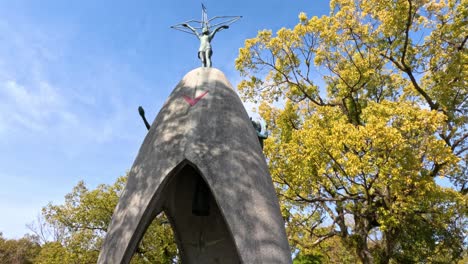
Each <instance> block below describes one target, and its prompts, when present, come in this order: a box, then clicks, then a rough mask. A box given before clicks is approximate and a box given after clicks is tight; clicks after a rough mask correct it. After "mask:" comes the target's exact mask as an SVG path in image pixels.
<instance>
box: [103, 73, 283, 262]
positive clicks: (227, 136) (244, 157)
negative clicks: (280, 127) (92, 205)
mask: <svg viewBox="0 0 468 264" xmlns="http://www.w3.org/2000/svg"><path fill="white" fill-rule="evenodd" d="M203 94H204V96H203V97H201V95H203ZM197 97H201V99H200V100H199V101H198V102H197V100H196V99H195V98H197ZM191 104H192V105H193V106H192V105H191ZM198 177H201V178H202V179H203V180H204V181H205V182H206V183H207V184H208V186H209V188H210V190H211V201H210V205H211V206H210V207H211V210H210V215H209V216H194V215H192V212H191V206H192V199H193V193H194V188H195V187H194V186H195V182H196V179H197V178H198ZM162 210H164V211H165V213H166V215H168V217H169V218H170V220H171V224H172V226H173V227H174V229H175V233H176V242H177V245H178V248H179V250H180V252H181V258H182V262H183V263H189V264H191V263H247V264H253V263H268V264H280V263H281V264H283V263H291V256H290V251H289V245H288V242H287V239H286V234H285V230H284V223H283V219H282V218H281V214H280V209H279V205H278V199H277V197H276V194H275V191H274V188H273V184H272V181H271V177H270V175H269V173H268V169H267V165H266V162H265V159H264V156H263V154H262V150H261V148H260V144H259V142H258V139H257V135H256V132H255V129H254V128H253V126H252V123H251V121H250V120H249V117H248V115H247V113H246V111H245V109H244V107H243V105H242V102H241V101H240V99H239V97H238V96H237V94H236V93H235V91H234V90H233V89H232V87H231V85H230V84H229V82H228V81H227V80H226V78H225V76H224V75H223V73H222V72H220V71H219V70H217V69H214V68H198V69H195V70H193V71H191V72H189V73H188V74H187V75H186V76H185V77H184V78H183V79H182V81H181V82H180V83H179V84H178V85H177V87H176V88H175V90H174V91H173V92H172V94H171V95H170V96H169V98H168V100H167V101H166V103H165V104H164V106H163V108H162V109H161V111H160V113H159V114H158V116H157V117H156V120H155V121H154V122H153V125H152V126H151V129H150V131H149V132H148V135H147V136H146V138H145V140H144V142H143V145H142V146H141V149H140V152H139V154H138V156H137V158H136V160H135V163H134V165H133V167H132V169H131V171H130V173H129V178H128V182H127V186H126V188H125V191H124V193H123V194H122V197H121V198H120V201H119V204H118V205H117V208H116V210H115V212H114V215H113V218H112V222H111V224H110V226H109V230H108V233H107V236H106V239H105V241H104V245H103V247H102V251H101V254H100V256H99V260H98V263H109V264H114V263H128V262H129V261H130V259H131V257H132V255H133V253H134V251H135V249H136V247H137V245H138V242H139V241H140V239H141V238H142V236H143V235H144V232H145V231H146V229H147V227H148V225H149V224H150V223H151V221H152V220H153V218H154V217H155V216H156V215H157V214H158V213H160V212H161V211H162Z"/></svg>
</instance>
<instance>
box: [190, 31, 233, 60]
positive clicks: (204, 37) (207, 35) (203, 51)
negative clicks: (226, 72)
mask: <svg viewBox="0 0 468 264" xmlns="http://www.w3.org/2000/svg"><path fill="white" fill-rule="evenodd" d="M182 26H183V27H186V28H188V29H190V30H192V31H193V33H194V34H195V35H196V36H197V37H198V39H199V40H200V48H199V49H198V58H199V59H200V60H201V62H202V65H203V67H211V55H212V54H213V51H212V49H211V40H212V39H213V38H214V36H215V34H216V32H218V31H220V30H222V29H228V28H229V26H227V25H223V26H219V27H217V28H216V29H215V30H213V32H210V29H209V27H208V26H207V25H205V26H204V27H203V30H202V33H201V34H200V33H198V32H197V30H196V29H194V28H193V27H191V26H190V25H189V24H185V23H184V24H182Z"/></svg>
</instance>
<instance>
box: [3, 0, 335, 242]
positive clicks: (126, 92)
mask: <svg viewBox="0 0 468 264" xmlns="http://www.w3.org/2000/svg"><path fill="white" fill-rule="evenodd" d="M204 3H205V5H206V6H207V8H208V14H209V16H210V17H211V16H214V15H242V16H244V17H243V19H242V20H240V21H238V22H237V23H236V24H233V25H232V26H231V28H230V29H229V30H227V31H223V32H220V33H219V34H218V35H217V36H216V39H215V40H214V41H213V50H214V55H213V66H214V67H216V68H219V69H221V70H222V71H223V72H225V74H226V75H227V76H228V78H229V79H230V80H231V82H232V83H233V84H234V85H236V84H237V83H238V81H239V80H240V77H239V75H238V73H237V72H236V71H235V69H234V59H235V58H236V56H237V53H238V49H239V48H240V47H242V45H243V43H244V40H245V39H247V38H251V37H254V36H255V35H256V33H257V31H258V30H261V29H265V28H267V29H273V31H276V30H277V29H279V28H280V27H282V26H286V27H292V26H294V25H295V24H296V23H297V21H298V19H297V15H298V14H299V12H300V11H304V12H306V13H307V14H308V15H309V16H313V15H318V16H321V15H323V14H328V12H329V11H328V1H305V0H302V1H284V0H268V1H265V0H256V1H245V0H239V1H214V0H206V1H204ZM200 13H201V9H200V2H198V1H187V0H185V1H183V0H173V1H149V0H148V1H144V0H141V1H116V0H112V1H107V0H106V1H104V0H101V1H95V0H80V1H71V0H70V1H63V0H29V1H23V0H15V1H1V2H0V183H1V184H0V215H1V217H0V232H3V234H4V236H6V237H8V238H19V237H21V236H23V234H25V233H27V232H28V230H27V228H26V227H25V225H26V224H27V223H30V222H32V221H33V220H34V219H35V217H36V216H37V215H38V214H40V210H41V208H42V207H43V206H45V205H46V204H47V203H48V202H52V203H55V204H58V203H61V202H63V197H64V196H65V194H67V193H68V192H70V191H71V189H72V187H73V186H74V185H75V184H76V183H77V182H78V181H80V180H84V181H85V182H86V183H87V185H88V186H89V187H90V188H94V187H95V186H96V185H97V184H100V183H106V184H111V183H113V182H114V181H115V179H116V178H117V177H118V176H120V175H124V174H125V173H126V171H127V170H128V169H130V167H131V165H132V163H133V160H134V158H135V156H136V154H137V151H138V149H139V147H140V144H141V142H142V141H143V138H144V136H145V134H146V128H145V127H144V126H143V123H142V121H141V120H140V117H139V115H138V112H137V107H138V106H139V105H142V106H144V107H145V110H146V113H147V116H148V117H149V119H150V121H152V120H153V118H154V117H155V115H156V114H157V112H158V111H159V109H160V108H161V105H162V103H163V102H164V101H165V99H166V98H167V96H168V95H169V93H170V92H171V91H172V89H173V88H174V86H175V85H176V84H177V82H178V81H179V80H180V79H181V78H182V77H183V75H184V74H185V73H186V72H188V71H189V70H191V69H193V68H195V67H198V66H199V65H200V62H199V61H198V59H197V55H196V53H197V49H198V43H197V39H196V38H195V37H194V36H192V35H189V34H184V33H182V32H179V31H175V30H172V29H170V28H169V26H170V25H173V24H176V23H179V22H183V21H186V20H189V19H200V15H201V14H200Z"/></svg>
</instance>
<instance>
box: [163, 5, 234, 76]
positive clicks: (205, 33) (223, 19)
mask: <svg viewBox="0 0 468 264" xmlns="http://www.w3.org/2000/svg"><path fill="white" fill-rule="evenodd" d="M240 18H241V16H215V17H213V18H211V19H208V13H207V11H206V7H205V6H204V5H203V4H202V20H201V21H198V20H190V21H187V22H184V23H181V24H177V25H174V26H171V28H173V29H177V30H180V31H182V32H185V33H189V34H193V35H195V36H197V37H198V39H199V40H200V48H199V49H198V58H200V60H201V62H202V65H203V67H211V55H212V54H213V50H212V49H211V40H212V39H213V38H214V36H215V34H216V33H217V32H218V31H220V30H222V29H228V28H229V25H230V24H232V23H234V22H236V21H237V20H239V19H240ZM190 23H193V24H198V25H196V26H193V27H192V26H191V25H190ZM210 23H214V25H210ZM211 28H214V30H212V31H211V30H210V29H211ZM199 30H201V33H200V32H199Z"/></svg>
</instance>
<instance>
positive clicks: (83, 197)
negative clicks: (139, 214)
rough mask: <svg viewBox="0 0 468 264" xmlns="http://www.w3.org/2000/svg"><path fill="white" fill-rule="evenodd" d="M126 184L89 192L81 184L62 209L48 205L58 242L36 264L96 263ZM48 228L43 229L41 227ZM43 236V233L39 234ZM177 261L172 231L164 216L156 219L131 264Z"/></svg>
mask: <svg viewBox="0 0 468 264" xmlns="http://www.w3.org/2000/svg"><path fill="white" fill-rule="evenodd" d="M125 183H126V177H120V178H118V179H117V181H116V182H115V183H114V184H113V185H104V184H102V185H99V186H98V187H97V188H96V189H94V190H88V188H87V187H86V185H85V184H84V182H82V181H81V182H79V183H78V184H77V185H76V186H75V187H74V188H73V190H72V192H71V193H69V194H67V195H66V196H65V202H64V204H62V205H53V204H49V205H47V206H46V207H44V208H43V216H44V218H45V220H46V222H47V223H48V225H49V226H48V227H47V228H51V229H52V230H55V231H56V230H62V231H61V232H62V233H61V234H57V232H54V234H55V235H54V237H55V238H57V239H56V240H52V241H48V242H47V243H45V244H44V245H43V246H42V250H41V252H40V255H39V256H38V259H37V263H80V264H82V263H96V262H97V258H98V256H99V251H100V248H101V244H102V241H103V238H104V236H105V234H106V231H107V227H108V225H109V223H110V221H111V218H112V213H113V211H114V208H115V207H116V205H117V202H118V199H119V196H120V194H121V193H122V191H123V189H124V187H125ZM39 226H42V228H45V226H44V225H40V224H39ZM37 233H44V232H37ZM176 260H177V247H176V245H175V243H174V239H173V233H172V229H171V227H170V225H169V222H168V221H167V219H166V218H165V217H164V215H160V216H157V217H156V218H155V219H154V220H153V222H152V223H151V225H150V226H149V228H148V230H147V232H146V233H145V235H144V237H143V239H142V241H141V242H140V244H139V246H138V248H137V251H136V253H135V255H134V257H133V259H132V262H131V263H161V264H166V263H173V262H174V261H176Z"/></svg>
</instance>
